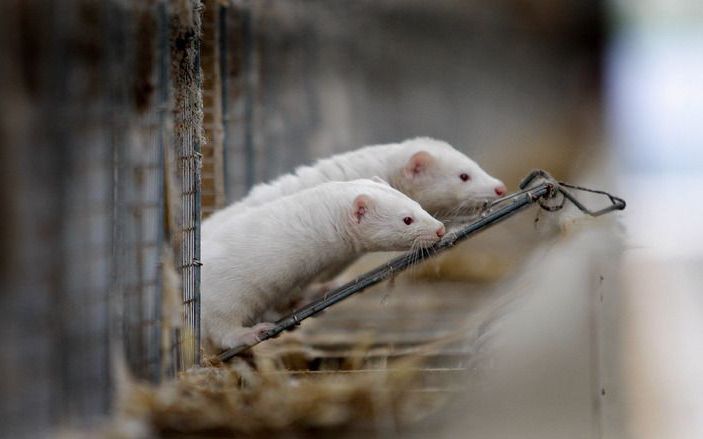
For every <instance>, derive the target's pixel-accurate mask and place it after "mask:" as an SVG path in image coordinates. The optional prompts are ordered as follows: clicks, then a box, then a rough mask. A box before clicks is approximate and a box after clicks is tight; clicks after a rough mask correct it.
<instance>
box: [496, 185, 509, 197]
mask: <svg viewBox="0 0 703 439" xmlns="http://www.w3.org/2000/svg"><path fill="white" fill-rule="evenodd" d="M495 191H496V195H498V196H499V197H502V196H503V195H505V194H506V193H508V188H506V187H505V185H504V184H501V185H500V186H497V187H496V189H495Z"/></svg>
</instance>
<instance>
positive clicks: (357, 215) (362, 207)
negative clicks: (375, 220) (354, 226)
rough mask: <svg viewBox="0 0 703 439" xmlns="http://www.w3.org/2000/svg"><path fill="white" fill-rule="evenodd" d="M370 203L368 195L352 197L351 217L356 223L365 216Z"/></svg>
mask: <svg viewBox="0 0 703 439" xmlns="http://www.w3.org/2000/svg"><path fill="white" fill-rule="evenodd" d="M370 205H371V197H369V196H368V195H365V194H361V195H358V196H357V197H356V198H354V205H353V212H354V214H353V217H354V219H355V220H356V222H357V223H360V222H361V219H362V218H364V217H365V216H366V213H367V212H368V210H369V206H370Z"/></svg>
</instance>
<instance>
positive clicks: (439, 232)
mask: <svg viewBox="0 0 703 439" xmlns="http://www.w3.org/2000/svg"><path fill="white" fill-rule="evenodd" d="M445 232H446V230H445V229H444V226H441V227H440V228H439V229H437V237H439V238H441V237H442V236H444V233H445Z"/></svg>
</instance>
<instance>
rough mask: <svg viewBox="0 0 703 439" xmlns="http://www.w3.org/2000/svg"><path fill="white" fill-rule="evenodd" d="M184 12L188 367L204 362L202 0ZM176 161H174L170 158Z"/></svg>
mask: <svg viewBox="0 0 703 439" xmlns="http://www.w3.org/2000/svg"><path fill="white" fill-rule="evenodd" d="M188 4H189V5H190V7H191V9H190V10H189V11H187V12H189V13H188V14H186V16H184V14H185V12H184V11H183V10H180V11H176V13H175V14H174V15H173V17H172V18H171V39H170V42H171V52H170V53H171V80H172V84H173V98H172V99H173V118H174V133H173V134H174V138H173V141H174V143H173V145H174V149H175V163H174V165H175V168H176V169H175V171H176V180H177V181H176V184H177V185H178V193H179V201H180V203H179V205H178V207H177V209H178V210H179V212H178V215H177V219H176V224H175V226H176V229H177V231H176V232H175V233H176V234H177V236H173V237H172V239H173V240H174V242H175V243H176V247H177V248H176V255H177V261H178V264H179V265H178V270H179V273H180V275H181V291H182V299H183V326H182V327H180V328H176V337H175V341H176V342H175V344H174V346H173V354H174V357H175V359H176V362H177V365H178V368H179V369H181V370H183V369H186V368H189V367H191V366H194V365H197V364H199V362H200V265H201V263H200V166H201V154H200V146H201V143H202V137H201V136H202V134H201V127H202V118H203V113H202V94H201V80H200V13H201V8H202V6H201V4H200V2H198V1H192V2H189V3H188ZM168 163H172V162H170V161H169V162H168Z"/></svg>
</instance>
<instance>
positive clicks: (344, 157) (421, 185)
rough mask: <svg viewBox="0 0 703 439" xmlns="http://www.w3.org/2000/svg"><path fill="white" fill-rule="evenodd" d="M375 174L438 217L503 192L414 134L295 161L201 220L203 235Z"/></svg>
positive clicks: (472, 166) (455, 154) (466, 161)
mask: <svg viewBox="0 0 703 439" xmlns="http://www.w3.org/2000/svg"><path fill="white" fill-rule="evenodd" d="M375 176H376V177H380V178H381V179H383V180H385V181H387V182H388V183H389V184H390V185H391V186H392V187H394V188H395V189H398V190H399V191H401V192H403V193H404V194H405V195H407V196H409V197H410V198H412V199H413V200H415V201H417V202H418V203H420V205H421V206H422V207H423V209H425V210H426V211H428V212H429V213H431V214H432V215H434V216H435V217H437V218H439V219H440V220H447V219H450V218H451V217H452V216H454V215H455V214H461V213H466V212H467V211H470V210H471V209H474V208H476V207H477V206H478V205H480V204H481V203H483V202H484V201H488V200H493V199H495V198H497V197H499V196H502V195H505V193H506V192H507V190H506V188H505V185H504V184H503V183H502V182H501V181H500V180H498V179H496V178H494V177H492V176H490V175H489V174H488V173H486V172H485V171H484V170H483V169H481V167H480V166H479V165H478V164H476V162H474V161H473V160H471V159H470V158H468V157H467V156H466V155H464V154H463V153H461V152H459V151H457V150H456V149H454V148H453V147H452V146H451V145H449V144H448V143H446V142H443V141H440V140H435V139H431V138H428V137H418V138H415V139H410V140H406V141H404V142H401V143H391V144H386V145H374V146H366V147H363V148H360V149H357V150H354V151H350V152H347V153H344V154H339V155H335V156H332V157H330V158H326V159H322V160H318V161H317V162H316V163H315V164H313V165H312V166H301V167H299V168H297V169H296V170H295V172H294V173H292V174H286V175H283V176H281V177H279V178H278V179H276V180H274V181H273V182H271V183H263V184H259V185H257V186H255V187H254V188H253V189H252V190H251V192H250V193H249V195H247V196H246V197H245V198H244V199H242V200H240V201H238V202H235V203H234V204H231V205H230V206H228V207H226V208H224V209H221V210H219V211H218V212H215V213H214V214H213V215H211V216H210V217H209V218H208V219H206V220H205V221H204V222H203V224H202V235H203V237H206V236H207V235H209V234H210V233H213V232H214V231H215V230H217V229H218V228H219V227H220V226H222V225H226V224H228V221H227V219H228V218H229V217H231V216H232V215H236V214H238V213H240V212H243V211H245V210H246V209H248V208H251V207H253V206H258V205H261V204H264V203H267V202H269V201H272V200H275V199H277V198H280V197H282V196H285V195H289V194H293V193H296V192H298V191H301V190H304V189H307V188H310V187H314V186H317V185H318V184H320V183H324V182H327V181H349V180H355V179H359V178H372V177H375Z"/></svg>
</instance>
